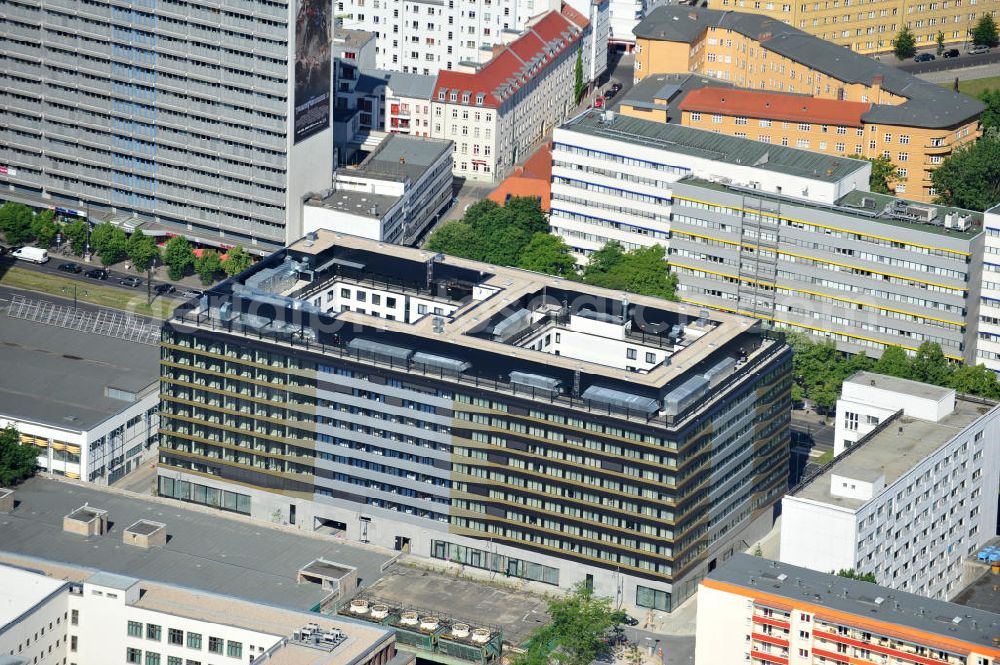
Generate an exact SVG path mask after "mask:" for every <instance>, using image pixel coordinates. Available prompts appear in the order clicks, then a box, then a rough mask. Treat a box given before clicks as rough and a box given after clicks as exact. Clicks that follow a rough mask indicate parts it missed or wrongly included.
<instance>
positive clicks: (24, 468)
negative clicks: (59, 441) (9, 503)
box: [0, 426, 38, 487]
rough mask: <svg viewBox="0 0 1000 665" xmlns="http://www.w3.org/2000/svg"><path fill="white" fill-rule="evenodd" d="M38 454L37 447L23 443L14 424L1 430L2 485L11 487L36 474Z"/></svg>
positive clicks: (0, 467) (0, 480)
mask: <svg viewBox="0 0 1000 665" xmlns="http://www.w3.org/2000/svg"><path fill="white" fill-rule="evenodd" d="M37 468H38V456H37V452H36V451H35V447H34V446H31V445H26V444H22V443H21V435H20V433H18V431H17V429H15V428H14V427H13V426H10V427H7V428H6V429H3V430H0V487H10V486H11V485H13V484H15V483H18V482H20V481H22V480H24V479H25V478H30V477H31V476H33V475H35V470H36V469H37Z"/></svg>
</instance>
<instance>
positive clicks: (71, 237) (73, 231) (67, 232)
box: [62, 219, 90, 256]
mask: <svg viewBox="0 0 1000 665" xmlns="http://www.w3.org/2000/svg"><path fill="white" fill-rule="evenodd" d="M89 227H90V225H89V224H87V222H85V221H83V220H82V219H78V220H76V221H73V222H70V223H69V224H66V225H65V226H63V230H62V231H63V235H64V236H66V242H68V243H69V246H70V247H71V248H72V249H73V253H74V254H76V255H77V256H80V255H81V254H83V253H84V252H85V251H86V249H87V233H89V231H90V228H89Z"/></svg>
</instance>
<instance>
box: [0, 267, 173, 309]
mask: <svg viewBox="0 0 1000 665" xmlns="http://www.w3.org/2000/svg"><path fill="white" fill-rule="evenodd" d="M0 284H2V285H4V286H7V287H10V288H14V289H25V290H28V291H35V292H37V293H47V294H49V295H53V296H58V297H60V298H68V299H70V300H72V298H73V286H74V285H75V286H76V292H77V299H78V300H79V301H80V302H85V303H90V304H92V305H99V306H101V307H109V308H111V309H120V310H123V311H126V312H131V313H133V314H142V315H143V316H153V317H156V318H158V319H165V318H167V317H168V316H170V314H171V312H173V309H174V307H175V306H176V304H177V301H174V300H170V299H164V298H156V299H155V300H153V306H152V307H150V306H149V305H147V304H146V285H145V284H143V285H142V286H141V287H139V288H137V289H131V290H126V289H119V288H115V287H113V286H104V285H103V284H98V283H90V284H88V283H86V282H82V281H79V280H74V279H67V278H65V277H59V276H58V275H51V274H48V273H42V272H36V271H34V270H26V269H24V268H19V267H17V266H9V267H6V268H2V269H0Z"/></svg>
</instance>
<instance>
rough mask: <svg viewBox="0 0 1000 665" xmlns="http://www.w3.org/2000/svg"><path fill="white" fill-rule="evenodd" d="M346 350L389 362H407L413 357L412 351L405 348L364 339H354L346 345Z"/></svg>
mask: <svg viewBox="0 0 1000 665" xmlns="http://www.w3.org/2000/svg"><path fill="white" fill-rule="evenodd" d="M347 348H349V349H352V350H354V351H358V352H360V353H365V354H369V355H373V356H381V357H383V358H389V359H391V360H398V361H402V362H405V361H407V360H409V359H410V356H412V355H413V349H408V348H406V347H405V346H395V345H393V344H384V343H382V342H376V341H375V340H371V339H365V338H364V337H355V338H354V339H352V340H351V341H350V342H348V343H347Z"/></svg>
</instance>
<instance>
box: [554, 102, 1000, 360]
mask: <svg viewBox="0 0 1000 665" xmlns="http://www.w3.org/2000/svg"><path fill="white" fill-rule="evenodd" d="M870 168H871V167H870V164H868V163H867V162H864V161H862V160H857V159H849V158H844V157H834V156H829V155H823V154H818V153H812V152H808V151H806V150H797V149H794V148H788V147H784V146H779V145H770V144H766V143H761V142H759V141H753V140H749V139H746V138H740V137H736V136H723V135H721V134H716V133H714V132H709V131H704V130H698V129H694V128H691V127H682V126H679V125H674V124H668V123H661V122H653V121H650V120H644V119H639V118H633V117H626V116H621V115H619V114H616V113H614V112H612V111H603V112H602V111H597V110H590V111H586V112H584V113H581V114H580V115H578V116H576V117H575V118H573V119H572V120H570V121H569V122H567V123H566V124H564V125H563V126H561V127H558V128H556V130H555V132H554V138H553V148H552V185H551V194H552V196H551V215H550V224H551V227H552V232H553V233H555V234H556V235H559V236H560V237H562V238H563V240H565V242H566V244H567V245H568V246H569V247H570V249H571V250H572V251H573V253H574V254H575V256H576V258H577V262H578V263H580V264H584V263H586V262H587V260H588V256H589V255H590V254H591V253H593V252H594V251H596V250H598V249H600V248H601V247H603V246H604V245H605V244H606V243H607V242H608V241H612V240H613V241H617V242H618V243H620V244H621V245H622V247H624V248H625V249H626V250H631V249H637V248H641V247H649V246H652V245H657V244H659V245H663V246H665V247H666V248H667V252H668V260H669V262H670V266H671V270H672V271H673V272H674V273H675V274H676V275H677V278H678V289H677V295H678V297H679V298H680V299H681V300H682V301H684V302H687V303H690V304H692V305H695V306H698V307H712V308H716V309H721V310H724V311H732V312H736V313H739V314H745V315H749V316H754V317H758V318H761V319H763V320H764V321H767V322H769V323H770V324H771V325H773V326H774V327H775V328H782V329H789V330H794V331H797V332H803V333H806V334H810V335H813V336H815V337H818V338H825V339H829V340H832V341H834V342H835V343H836V344H837V347H838V349H840V350H842V351H845V352H848V353H858V352H862V351H863V352H865V353H867V354H868V355H869V356H876V357H877V356H879V355H880V354H881V353H882V350H883V349H885V348H886V347H887V346H898V347H900V348H902V349H904V350H906V351H907V352H908V353H915V352H916V351H917V349H918V348H919V346H920V344H921V343H923V342H925V341H930V342H935V343H937V344H939V345H940V346H941V349H942V351H943V352H944V354H945V356H946V357H948V358H949V359H951V360H956V361H963V362H969V361H971V360H972V359H973V358H974V353H975V347H976V342H977V334H976V333H977V329H978V325H979V317H978V303H979V299H980V298H979V290H980V282H981V281H982V279H981V277H980V269H981V266H982V259H981V257H982V256H983V246H984V236H985V235H986V234H985V233H984V231H983V213H977V212H974V211H969V210H961V209H956V208H950V207H947V206H942V205H937V204H925V203H916V202H912V201H907V200H904V199H898V198H895V197H892V196H886V195H881V194H876V193H873V192H870V191H868V180H869V176H870ZM959 222H960V224H958V225H957V226H956V223H959ZM987 256H989V255H988V254H987ZM998 302H1000V301H998Z"/></svg>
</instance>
